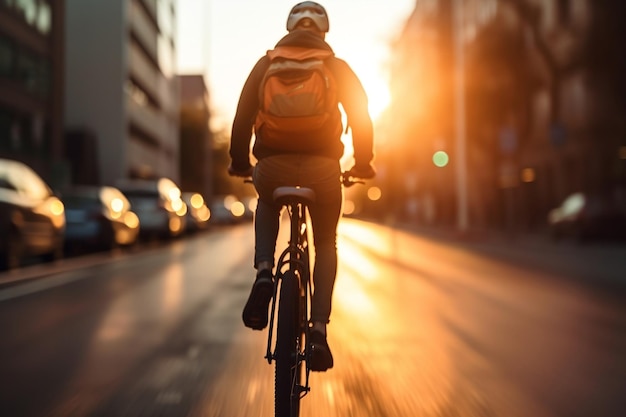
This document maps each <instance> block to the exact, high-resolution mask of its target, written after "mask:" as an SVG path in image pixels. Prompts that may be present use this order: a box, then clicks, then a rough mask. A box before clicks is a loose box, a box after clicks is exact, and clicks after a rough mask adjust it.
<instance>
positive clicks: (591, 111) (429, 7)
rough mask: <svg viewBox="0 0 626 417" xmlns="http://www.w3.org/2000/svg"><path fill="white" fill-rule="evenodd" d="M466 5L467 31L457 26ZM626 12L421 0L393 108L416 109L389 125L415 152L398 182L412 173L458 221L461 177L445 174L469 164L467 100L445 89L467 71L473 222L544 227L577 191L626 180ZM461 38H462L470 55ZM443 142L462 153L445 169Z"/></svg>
mask: <svg viewBox="0 0 626 417" xmlns="http://www.w3.org/2000/svg"><path fill="white" fill-rule="evenodd" d="M459 5H461V6H462V7H463V14H464V19H463V27H462V29H463V30H462V32H459V31H454V30H453V29H455V28H456V29H458V28H459V25H458V24H457V22H455V20H454V17H455V15H456V14H455V11H457V9H455V7H457V6H459ZM625 14H626V6H623V5H621V3H618V2H613V1H611V0H597V1H590V0H499V1H495V0H462V1H456V0H419V1H416V7H415V10H414V12H413V14H412V16H411V17H410V18H409V19H408V20H407V22H406V26H405V28H404V31H403V34H402V37H401V39H399V40H398V42H397V45H396V49H395V56H394V60H395V65H394V66H393V67H392V80H393V81H395V82H396V83H395V85H394V84H393V83H392V102H391V108H392V109H394V111H393V112H391V113H390V114H391V115H392V116H394V115H398V114H403V112H409V113H410V112H413V113H411V114H410V117H398V118H396V119H395V120H393V121H392V122H390V123H388V125H390V126H392V127H393V129H394V131H393V132H392V134H391V136H392V137H394V138H395V140H396V143H397V145H398V146H399V147H401V148H402V149H401V150H402V152H401V153H397V154H398V155H402V156H404V157H405V158H407V159H408V161H406V162H404V165H403V166H404V167H405V168H404V169H403V170H402V171H401V172H400V174H399V175H398V176H397V178H394V179H393V180H392V181H391V182H392V183H400V180H401V179H402V178H403V177H402V175H404V173H406V172H407V170H409V169H412V170H413V171H415V177H416V178H415V179H414V181H413V182H412V183H413V184H417V186H414V187H412V191H411V192H412V193H414V194H415V195H417V196H418V198H422V197H429V198H430V199H431V200H433V199H434V205H435V210H434V211H435V212H436V213H437V216H435V217H434V223H436V224H444V223H447V224H450V223H453V222H452V221H451V220H453V216H451V213H450V207H452V208H453V210H452V211H455V210H458V207H459V204H458V203H457V201H455V198H454V196H453V194H454V192H455V187H456V186H457V182H459V181H458V178H453V177H449V176H448V177H445V170H446V169H448V168H452V169H454V167H455V164H456V163H457V162H458V161H457V159H456V156H457V155H455V151H456V146H455V145H456V143H455V142H454V141H453V140H452V141H451V140H450V135H451V134H454V135H456V134H457V132H458V130H457V128H458V127H459V126H457V125H456V122H457V121H456V120H454V116H455V113H454V111H455V109H456V108H457V107H456V105H458V103H459V100H458V97H457V98H455V100H454V101H452V100H449V98H450V97H451V94H450V92H449V91H447V92H446V91H444V90H442V89H441V86H444V87H445V85H446V84H448V85H454V82H455V79H454V77H453V75H454V73H455V72H456V73H457V74H458V73H459V72H460V71H462V74H463V76H464V85H463V90H462V98H463V102H462V103H463V104H464V114H465V125H464V126H463V131H464V133H465V134H464V137H465V144H466V146H465V148H466V154H465V161H466V164H467V172H466V178H465V182H466V184H467V185H466V191H467V195H468V199H467V200H468V210H469V223H470V226H471V227H473V228H506V229H510V230H512V231H516V230H520V229H539V228H541V227H543V226H545V224H546V216H547V213H548V211H549V210H550V209H551V208H553V207H555V206H556V205H558V204H559V203H560V202H561V201H562V199H563V198H564V197H565V196H567V195H568V194H569V193H572V192H575V191H592V190H598V189H601V188H606V187H618V186H619V185H620V184H621V185H622V186H624V185H625V184H626V142H625V139H624V138H625V137H626V135H625V130H626V129H625V128H624V123H623V113H624V111H625V110H626V108H625V107H626V106H625V104H624V100H623V91H624V90H625V88H624V85H626V82H624V81H622V80H623V78H624V77H623V71H624V67H625V66H626V65H625V64H624V60H623V54H622V53H621V49H620V48H621V44H620V43H619V39H622V38H623V37H624V35H626V33H624V32H626V27H625V26H624V25H623V22H624V16H625ZM451 33H454V34H458V33H462V42H460V44H461V45H462V47H461V51H459V50H458V49H456V50H455V48H454V45H453V42H450V41H449V40H446V39H450V34H451ZM453 36H454V35H453ZM457 45H458V44H457ZM446 49H447V50H446ZM433 51H434V52H433ZM460 52H462V56H463V58H464V59H463V65H462V66H459V65H458V64H459V61H458V58H459V53H460ZM441 97H444V101H443V105H442V106H441V105H438V100H441ZM446 97H447V98H448V101H446ZM424 103H426V104H424ZM394 106H395V107H394ZM433 122H434V123H433ZM429 123H430V124H429ZM450 127H452V128H450ZM438 143H440V144H441V145H443V146H447V149H446V151H449V153H450V164H449V165H448V167H446V168H445V169H442V170H437V169H435V168H433V166H432V164H431V163H430V161H429V160H428V157H429V156H430V155H431V154H432V152H433V151H435V150H436V148H437V147H439V146H441V145H439V144H438ZM393 163H394V164H396V163H402V160H401V159H400V160H399V161H398V162H396V160H394V161H393ZM399 194H400V195H399V196H398V197H397V199H396V200H397V201H402V200H403V199H406V198H408V197H409V196H408V195H406V194H407V191H406V190H401V192H400V193H399ZM396 207H398V205H396Z"/></svg>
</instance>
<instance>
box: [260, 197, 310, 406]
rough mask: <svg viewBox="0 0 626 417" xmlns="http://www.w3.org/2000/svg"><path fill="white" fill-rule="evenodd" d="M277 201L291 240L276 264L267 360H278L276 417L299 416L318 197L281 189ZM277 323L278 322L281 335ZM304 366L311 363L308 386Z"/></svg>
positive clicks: (305, 389)
mask: <svg viewBox="0 0 626 417" xmlns="http://www.w3.org/2000/svg"><path fill="white" fill-rule="evenodd" d="M274 198H275V201H277V202H278V203H280V204H281V205H283V206H284V207H286V208H287V212H288V214H289V217H290V237H289V243H288V245H287V247H286V248H285V249H284V250H283V252H282V253H281V255H280V257H279V258H278V262H277V265H276V280H275V285H274V297H273V299H272V308H271V316H270V321H269V332H268V341H267V353H266V356H265V358H266V359H267V360H268V363H270V364H271V363H272V361H276V388H275V390H276V392H275V400H276V404H275V405H276V415H277V416H279V415H280V416H297V415H298V414H299V402H300V399H301V398H303V397H304V396H305V395H306V394H307V393H308V392H309V391H310V386H309V374H310V369H309V367H308V363H307V357H308V350H309V348H308V346H307V343H306V340H307V339H308V323H309V313H310V308H309V306H310V300H311V296H312V291H311V272H310V271H311V265H310V258H309V236H308V233H309V231H308V224H307V203H308V202H311V201H313V199H314V194H313V191H312V190H310V189H306V188H299V187H280V188H278V189H277V190H276V192H275V193H274ZM277 307H278V308H277ZM277 314H278V317H276V316H277ZM274 323H277V328H276V332H274ZM274 333H276V337H274ZM287 350H288V353H287V352H286V351H287ZM285 362H286V364H285ZM303 362H305V363H307V365H306V368H305V380H304V384H302V376H303V375H302V365H303ZM287 378H289V379H290V381H287ZM287 389H288V390H289V392H288V393H287V392H286V391H287ZM286 403H288V404H286ZM287 408H288V410H287Z"/></svg>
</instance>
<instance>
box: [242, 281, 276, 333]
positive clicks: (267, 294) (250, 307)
mask: <svg viewBox="0 0 626 417" xmlns="http://www.w3.org/2000/svg"><path fill="white" fill-rule="evenodd" d="M273 294H274V280H273V279H272V273H271V272H270V271H268V270H265V269H264V270H261V271H259V273H258V274H257V277H256V281H254V285H252V291H250V296H249V297H248V302H246V306H245V307H244V308H243V315H242V317H243V323H244V324H245V326H246V327H249V328H251V329H253V330H263V329H264V328H265V327H266V326H267V312H268V307H269V304H270V300H271V299H272V295H273Z"/></svg>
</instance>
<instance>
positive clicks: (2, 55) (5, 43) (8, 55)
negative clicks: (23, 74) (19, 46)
mask: <svg viewBox="0 0 626 417" xmlns="http://www.w3.org/2000/svg"><path fill="white" fill-rule="evenodd" d="M14 62H15V47H14V46H13V42H11V40H10V39H8V38H5V37H4V36H0V77H6V78H10V77H11V75H12V74H13V63H14Z"/></svg>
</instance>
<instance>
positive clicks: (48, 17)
mask: <svg viewBox="0 0 626 417" xmlns="http://www.w3.org/2000/svg"><path fill="white" fill-rule="evenodd" d="M51 27H52V11H51V10H50V5H49V4H48V3H47V2H45V1H42V2H41V3H39V14H38V15H37V29H38V30H39V32H41V33H43V34H44V35H47V34H48V33H50V28H51Z"/></svg>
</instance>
